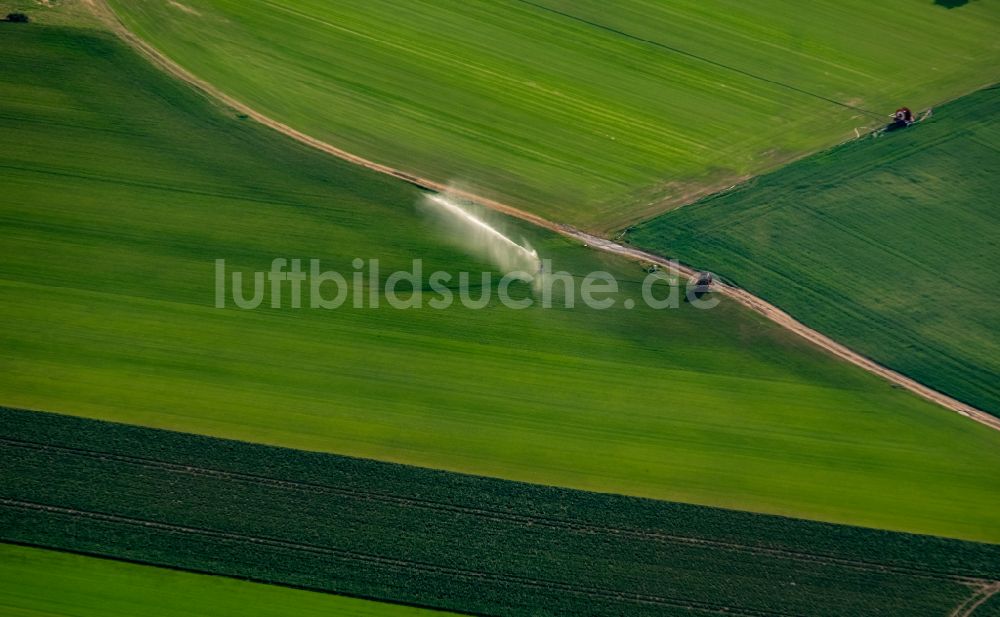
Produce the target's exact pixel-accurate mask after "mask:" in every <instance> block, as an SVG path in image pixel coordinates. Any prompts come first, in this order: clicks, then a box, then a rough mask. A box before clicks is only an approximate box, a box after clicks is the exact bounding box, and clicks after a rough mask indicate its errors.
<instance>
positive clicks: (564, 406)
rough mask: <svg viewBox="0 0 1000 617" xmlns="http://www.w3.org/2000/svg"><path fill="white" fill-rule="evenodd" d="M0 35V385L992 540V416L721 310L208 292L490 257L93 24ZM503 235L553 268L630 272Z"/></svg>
mask: <svg viewBox="0 0 1000 617" xmlns="http://www.w3.org/2000/svg"><path fill="white" fill-rule="evenodd" d="M0 53H2V55H3V57H5V58H6V59H7V63H6V67H7V68H6V70H4V71H3V72H2V73H0V101H3V104H2V107H0V117H2V119H3V122H4V124H5V129H4V130H3V131H2V132H0V170H2V173H3V183H4V186H3V193H2V198H0V234H2V237H3V244H2V259H0V316H2V319H3V323H4V328H3V329H2V332H0V402H2V403H4V404H8V405H13V406H19V407H25V408H35V409H46V410H54V411H60V412H66V413H73V414H78V415H83V416H90V417H97V418H105V419H111V420H118V421H122V422H131V423H137V424H143V425H149V426H156V427H163V428H172V429H176V430H183V431H190V432H199V433H206V434H211V435H217V436H225V437H231V438H238V439H243V440H247V441H259V442H265V443H271V444H280V445H285V446H290V447H296V448H304V449H310V450H322V451H328V452H337V453H343V454H352V455H358V456H365V457H371V458H378V459H384V460H392V461H398V462H407V463H413V464H418V465H423V466H428V467H436V468H442V469H449V470H461V471H468V472H472V473H477V474H482V475H490V476H498V477H504V478H512V479H519V480H527V481H533V482H538V483H544V484H554V485H561V486H570V487H575V488H584V489H593V490H600V491H609V492H620V493H627V494H633V495H642V496H648V497H656V498H665V499H672V500H677V501H688V502H694V503H703V504H711V505H720V506H728V507H734V508H742V509H750V510H755V511H765V512H772V513H785V514H792V515H796V516H801V517H804V518H815V519H820V520H829V521H838V522H850V523H855V524H860V525H867V526H873V527H884V528H889V529H899V530H908V531H918V532H927V533H936V534H941V535H948V536H956V537H963V538H970V539H981V540H994V541H1000V474H998V473H997V472H996V470H998V469H1000V433H997V432H995V431H990V430H988V429H986V428H985V427H982V426H980V425H977V424H975V423H973V422H971V421H968V420H966V419H963V418H961V417H959V416H957V415H955V414H953V413H950V412H946V411H944V410H942V409H939V408H937V407H934V406H932V405H930V404H928V403H925V402H923V401H921V400H919V399H917V398H915V397H913V396H912V395H909V394H907V393H905V392H902V391H899V390H896V389H893V388H891V387H890V386H889V385H887V384H886V383H884V382H882V381H880V380H878V379H876V378H875V377H872V376H870V375H867V374H865V373H863V372H861V371H860V370H858V369H855V368H853V367H851V366H848V365H845V364H843V363H840V362H838V361H835V360H834V359H832V358H830V357H828V356H826V355H825V354H822V353H820V352H819V351H816V350H814V349H813V348H811V347H809V346H807V345H806V344H804V343H802V342H800V341H799V340H798V339H795V338H793V337H791V336H790V335H789V334H787V333H785V332H783V331H781V330H780V329H778V328H777V327H775V326H773V325H772V324H770V323H769V322H766V321H764V320H763V319H761V318H758V317H756V316H754V315H750V314H747V313H746V312H744V311H742V310H739V309H738V308H737V307H735V306H732V305H729V304H724V305H723V306H721V307H719V308H716V309H713V310H709V311H701V310H696V309H694V308H692V307H690V306H688V305H683V306H682V308H680V309H676V310H667V311H653V310H651V309H646V308H636V309H635V310H632V311H628V310H625V309H624V308H615V309H612V310H608V311H595V310H586V309H576V310H555V309H552V310H545V309H541V308H537V307H536V308H532V309H530V310H526V311H514V310H509V309H506V308H504V307H502V306H499V305H498V304H497V303H496V302H493V303H492V304H491V306H490V307H489V308H487V309H484V310H467V309H464V308H461V307H453V308H452V309H449V310H445V311H438V310H432V309H429V308H425V309H419V310H409V311H399V310H392V309H389V308H386V307H385V306H383V307H382V308H381V309H377V310H374V309H359V310H353V309H339V310H333V311H325V310H318V309H290V308H287V305H286V308H284V309H276V310H271V309H263V308H262V309H258V310H254V311H243V310H239V309H236V308H234V307H232V305H230V307H229V308H227V309H225V310H219V309H215V308H213V307H212V303H213V278H214V275H213V260H214V259H216V258H226V259H227V260H228V262H229V266H230V268H231V269H239V270H243V271H253V270H266V269H268V267H269V266H270V261H271V259H272V258H273V257H300V258H302V259H308V258H311V257H315V258H320V259H322V260H323V263H324V264H326V267H330V268H339V269H344V270H349V269H350V262H351V259H352V258H354V257H362V258H368V257H378V258H380V259H381V260H382V267H383V272H388V271H390V270H391V269H394V268H398V267H409V265H410V263H409V262H410V259H411V258H414V257H420V258H422V259H424V261H425V271H427V272H430V271H433V270H435V269H438V268H441V269H445V270H449V271H457V270H469V271H471V272H477V271H479V270H481V269H483V268H484V267H488V266H485V265H484V264H482V263H478V262H476V261H475V260H472V259H470V258H469V257H467V256H466V255H465V253H464V252H463V251H461V250H459V249H457V248H453V247H452V245H451V244H449V239H448V237H446V236H445V235H443V234H442V232H441V230H440V228H439V227H438V226H437V225H436V224H435V223H433V221H432V220H431V219H427V218H425V217H423V216H421V215H420V214H419V212H418V209H417V207H416V204H417V202H418V201H419V194H418V192H417V191H415V190H414V189H411V188H410V187H408V186H406V185H403V184H400V183H398V182H394V181H390V180H388V179H384V178H381V177H379V176H376V175H374V174H370V173H367V172H364V171H361V170H358V169H356V168H353V167H350V166H347V165H346V164H342V163H340V162H338V161H336V160H333V159H330V158H329V157H326V156H324V155H322V154H319V153H316V152H313V151H310V150H307V149H305V148H304V147H300V146H298V145H296V144H294V143H291V142H289V141H287V140H286V139H284V138H282V137H281V136H279V135H277V134H274V133H271V132H270V131H267V130H265V129H263V128H261V127H258V126H256V125H254V124H252V123H249V122H246V121H243V120H240V119H238V118H233V117H226V116H224V115H223V114H220V113H217V111H216V110H215V108H214V107H213V106H212V105H211V104H210V103H208V102H207V101H206V100H204V99H203V98H202V97H201V96H200V95H198V94H196V93H194V92H192V91H190V90H188V89H187V88H185V87H183V86H181V85H178V84H176V83H175V82H173V81H172V80H170V79H169V78H167V77H165V76H161V75H160V74H159V73H158V72H156V71H155V70H154V69H153V68H151V67H149V66H147V65H146V64H145V63H144V62H143V61H142V60H140V59H138V58H137V57H136V56H134V55H133V54H132V53H131V52H130V51H129V50H128V49H126V48H125V47H123V46H122V45H121V44H119V43H117V42H116V41H115V40H114V39H113V38H112V37H111V36H110V35H107V34H103V33H99V32H94V31H79V30H71V29H60V28H48V27H41V26H38V25H29V26H28V27H19V26H17V25H13V24H0ZM512 229H514V231H515V232H517V231H518V230H516V228H513V227H512ZM523 233H524V235H525V236H527V237H528V238H529V239H530V240H531V242H532V244H533V245H534V246H536V247H537V248H538V249H539V250H540V251H541V252H542V254H543V255H544V256H547V257H551V258H553V259H554V260H555V266H556V267H557V268H560V267H561V268H566V269H567V270H570V271H572V272H589V271H591V270H592V269H594V268H597V267H605V268H608V269H610V270H611V271H612V272H616V273H618V274H619V275H620V276H621V278H622V279H623V280H635V279H636V278H638V276H640V275H641V272H640V270H639V268H638V267H637V266H634V265H631V264H626V263H623V262H620V261H615V260H610V258H608V259H607V260H604V258H601V257H598V256H596V255H595V254H594V253H592V252H591V251H588V250H586V249H584V248H582V247H578V246H572V245H570V244H568V243H567V242H566V241H564V240H561V239H558V238H555V237H552V236H550V235H539V234H537V233H531V232H528V231H527V230H523ZM518 236H519V234H518ZM623 285H625V287H626V291H627V292H628V294H629V295H633V296H634V295H635V292H636V290H635V285H634V284H626V283H623ZM620 306H621V304H620V303H619V304H618V307H620Z"/></svg>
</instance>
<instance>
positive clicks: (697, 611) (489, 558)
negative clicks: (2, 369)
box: [0, 410, 1000, 617]
mask: <svg viewBox="0 0 1000 617" xmlns="http://www.w3.org/2000/svg"><path fill="white" fill-rule="evenodd" d="M0 420H2V422H0V469H3V470H4V473H5V474H6V477H5V479H4V482H3V483H2V485H0V539H2V540H7V541H17V542H27V543H31V544H36V545H43V546H52V547H56V548H62V549H69V550H78V551H85V552H87V553H93V554H99V555H108V556H113V557H119V558H126V559H129V560H133V561H140V562H144V563H152V564H162V565H170V566H175V567H181V568H188V569H195V570H198V571H207V572H216V573H223V574H228V575H232V576H238V577H245V578H249V579H252V580H263V581H268V582H275V583H286V584H293V585H296V586H301V587H305V588H307V589H323V590H328V591H333V592H340V593H348V594H351V595H361V596H363V597H370V598H375V599H383V600H393V601H401V602H406V603H417V604H419V605H423V606H432V607H441V608H446V609H452V610H459V611H468V612H472V613H474V614H491V615H508V616H511V617H519V616H529V615H530V616H535V617H541V616H546V615H588V616H592V617H600V616H612V615H613V616H616V617H624V616H650V617H651V616H653V615H658V616H664V615H708V614H718V613H720V612H722V613H729V614H736V615H745V616H756V617H763V616H775V615H810V616H814V617H826V616H829V617H833V616H835V615H836V616H846V615H906V617H920V616H928V617H931V616H934V617H941V616H943V615H945V614H947V613H948V611H949V609H951V608H953V607H956V606H958V605H959V604H960V603H961V602H963V601H964V600H966V599H967V598H969V597H971V596H972V595H973V592H974V590H975V589H977V588H979V587H980V586H982V585H986V584H991V583H993V582H994V581H997V580H998V579H1000V545H988V544H974V543H968V542H958V541H954V540H944V539H941V538H934V537H927V536H911V535H906V534H896V533H888V532H882V531H874V530H867V529H860V528H854V527H843V526H835V525H825V524H820V523H814V522H808V521H800V520H794V519H787V518H779V517H770V516H763V515H755V514H749V513H744V512H733V511H727V510H718V509H712V508H703V507H697V506H689V505H683V504H672V503H666V502H661V501H651V500H642V499H635V498H628V497H620V496H615V495H599V494H594V493H583V492H578V491H569V490H565V489H558V488H551V487H543V486H532V485H524V484H519V483H514V482H509V481H502V480H493V479H488V478H476V477H472V476H465V475H460V474H453V473H446V472H440V471H433V470H427V469H419V468H412V467H404V466H399V465H390V464H385V463H379V462H375V461H367V460H361V459H351V458H345V457H338V456H333V455H328V454H316V453H307V452H300V451H294V450H287V449H278V448H269V447H264V446H260V445H252V444H245V443H239V442H232V441H221V440H216V439H209V438H205V437H199V436H195V435H186V434H180V433H167V432H163V431H153V430H150V429H143V428H138V427H130V426H124V425H115V424H109V423H105V422H95V421H90V420H82V419H78V418H72V417H68V416H57V415H52V414H38V413H33V412H19V411H15V410H0ZM94 478H100V479H101V480H100V487H101V489H100V490H96V491H95V490H88V488H89V487H90V486H92V483H93V479H94ZM250 512H252V513H253V514H252V516H243V515H242V514H244V513H250Z"/></svg>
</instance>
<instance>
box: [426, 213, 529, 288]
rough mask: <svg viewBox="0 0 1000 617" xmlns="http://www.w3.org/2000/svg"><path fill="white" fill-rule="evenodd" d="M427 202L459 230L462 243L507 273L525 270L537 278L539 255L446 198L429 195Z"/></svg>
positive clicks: (459, 238)
mask: <svg viewBox="0 0 1000 617" xmlns="http://www.w3.org/2000/svg"><path fill="white" fill-rule="evenodd" d="M427 201H428V202H429V203H430V204H433V205H434V206H435V208H436V209H437V210H438V211H439V212H440V213H441V214H443V215H445V216H446V217H447V221H448V222H449V223H450V224H451V225H453V226H454V227H455V228H456V231H457V232H458V233H459V234H460V235H458V240H459V242H460V243H462V244H463V245H465V246H466V247H467V248H469V249H470V250H472V251H474V252H476V253H479V254H480V255H481V256H483V257H486V258H488V259H489V260H490V261H492V262H493V264H494V265H496V266H497V267H498V268H500V269H501V270H503V271H504V272H505V273H508V272H513V271H515V270H522V271H524V272H527V273H528V274H530V275H534V274H535V273H536V272H538V271H539V269H540V268H541V263H542V262H541V260H540V259H539V258H538V252H537V251H535V250H534V249H532V248H530V247H528V246H521V245H520V244H518V243H517V242H514V241H513V240H511V239H510V238H508V237H507V236H505V235H504V234H503V233H501V232H500V231H499V230H498V229H497V228H495V227H493V226H492V225H490V224H489V223H487V222H486V221H484V220H483V219H481V218H479V217H478V216H476V215H474V214H472V213H471V212H469V211H468V210H466V209H465V208H463V207H462V206H461V205H459V204H458V203H455V202H454V201H452V200H450V199H448V198H447V197H445V196H444V195H428V196H427Z"/></svg>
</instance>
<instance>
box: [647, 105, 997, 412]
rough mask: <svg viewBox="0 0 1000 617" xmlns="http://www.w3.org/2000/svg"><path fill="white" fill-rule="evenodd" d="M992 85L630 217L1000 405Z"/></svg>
mask: <svg viewBox="0 0 1000 617" xmlns="http://www.w3.org/2000/svg"><path fill="white" fill-rule="evenodd" d="M998 112H1000V89H997V88H992V89H988V90H984V91H981V92H978V93H975V94H973V95H970V96H968V97H964V98H962V99H960V100H958V101H955V102H953V103H950V104H948V105H946V106H943V107H941V108H939V109H937V110H936V111H935V114H934V117H933V118H932V119H931V120H929V121H927V122H924V123H922V124H920V125H918V126H916V127H913V128H912V129H911V130H906V131H903V132H899V133H890V134H887V135H884V136H882V137H880V138H878V139H866V140H863V141H859V142H855V143H851V144H848V145H846V146H843V147H840V148H837V149H835V150H833V151H831V152H827V153H824V154H822V155H818V156H816V157H813V158H810V159H807V160H805V161H801V162H799V163H796V164H794V165H792V166H790V167H787V168H785V169H782V170H780V171H778V172H776V173H774V174H771V175H768V176H765V177H762V178H759V179H757V180H755V181H754V182H752V183H750V184H748V185H747V186H745V187H743V188H741V189H739V190H736V191H733V192H730V193H726V194H724V195H720V196H718V197H714V198H710V199H708V200H705V201H704V202H702V203H699V204H696V205H693V206H690V207H687V208H683V209H681V210H678V211H675V212H672V213H669V214H667V215H665V216H663V217H661V218H659V219H656V220H654V221H652V222H650V223H648V224H644V225H642V226H640V227H639V228H638V229H637V230H636V231H635V233H634V234H633V235H632V236H631V238H632V241H633V243H635V244H638V245H641V246H645V247H649V248H653V249H655V250H657V251H659V252H663V253H667V254H670V255H672V256H675V257H677V258H679V259H681V260H682V261H686V262H689V263H692V264H696V265H698V266H699V267H704V268H710V269H712V270H714V271H716V272H718V273H720V274H722V275H724V276H726V277H728V278H730V279H733V280H734V281H736V282H737V283H739V284H740V285H742V286H743V287H746V288H747V289H749V290H750V291H752V292H754V293H756V294H758V295H761V296H763V297H765V298H767V299H768V300H770V301H772V302H774V303H775V304H777V305H778V306H781V307H782V308H785V309H786V310H788V311H790V312H791V313H792V314H793V315H795V316H796V317H798V318H799V319H800V320H802V321H804V322H806V323H807V324H809V325H811V326H813V327H814V328H817V329H818V330H820V331H822V332H824V333H826V334H829V335H831V336H833V337H834V338H835V339H837V340H839V341H840V342H842V343H844V344H846V345H848V346H849V347H851V348H853V349H856V350H859V351H861V352H863V353H865V354H867V355H869V356H871V357H872V358H874V359H876V360H878V361H879V362H881V363H883V364H885V365H887V366H890V367H892V368H894V369H896V370H899V371H901V372H903V373H905V374H907V375H909V376H910V377H913V378H914V379H916V380H917V381H920V382H922V383H925V384H927V385H929V386H931V387H933V388H936V389H938V390H941V391H942V392H945V393H947V394H950V395H952V396H954V397H956V398H958V399H961V400H963V401H966V402H968V403H971V404H973V405H976V406H978V407H980V408H983V409H985V410H987V411H990V412H993V413H994V414H997V413H1000V380H998V379H997V376H998V375H1000V338H998V337H997V331H998V329H1000V293H998V291H997V290H998V289H1000V252H998V250H997V237H998V235H1000V217H998V216H997V209H996V204H997V198H996V182H995V180H996V177H997V175H998V174H1000V150H998V144H1000V120H998Z"/></svg>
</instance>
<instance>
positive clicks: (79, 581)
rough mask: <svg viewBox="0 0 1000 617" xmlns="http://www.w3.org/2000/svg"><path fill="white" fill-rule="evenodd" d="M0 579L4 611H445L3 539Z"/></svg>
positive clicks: (409, 616) (60, 614) (120, 615)
mask: <svg viewBox="0 0 1000 617" xmlns="http://www.w3.org/2000/svg"><path fill="white" fill-rule="evenodd" d="M0 580H3V581H4V584H3V585H2V586H0V613H2V614H4V615H6V616H7V617H135V616H136V615H143V616H148V617H186V616H188V615H200V616H202V617H231V616H232V615H241V616H243V617H287V616H288V615H297V616H302V617H319V616H321V615H322V616H330V615H337V616H338V617H447V615H448V613H442V612H438V611H430V610H423V609H417V608H410V607H406V606H398V605H393V604H384V603H380V602H372V601H367V600H357V599H354V598H345V597H342V596H334V595H330V594H322V593H312V592H308V591H299V590H295V589H288V588H284V587H276V586H272V585H261V584H259V583H249V582H244V581H237V580H232V579H227V578H221V577H217V576H205V575H199V574H191V573H188V572H178V571H175V570H167V569H163V568H153V567H150V566H142V565H135V564H131V563H122V562H117V561H110V560H107V559H95V558H93V557H84V556H81V555H73V554H67V553H60V552H56V551H49V550H44V549H39V548H32V547H25V546H16V545H11V544H0ZM151 598H155V601H152V602H151V601H150V599H151Z"/></svg>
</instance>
